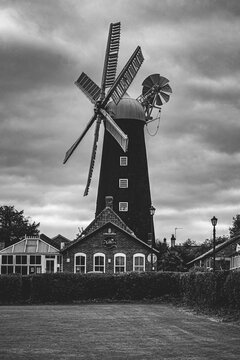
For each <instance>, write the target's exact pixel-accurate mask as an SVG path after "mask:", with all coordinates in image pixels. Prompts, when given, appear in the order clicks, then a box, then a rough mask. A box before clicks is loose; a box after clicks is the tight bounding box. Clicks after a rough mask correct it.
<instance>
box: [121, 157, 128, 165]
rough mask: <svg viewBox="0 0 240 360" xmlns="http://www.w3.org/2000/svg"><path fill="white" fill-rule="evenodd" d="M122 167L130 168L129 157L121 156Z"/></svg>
mask: <svg viewBox="0 0 240 360" xmlns="http://www.w3.org/2000/svg"><path fill="white" fill-rule="evenodd" d="M120 166H128V157H127V156H120Z"/></svg>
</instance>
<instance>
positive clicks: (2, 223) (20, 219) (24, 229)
mask: <svg viewBox="0 0 240 360" xmlns="http://www.w3.org/2000/svg"><path fill="white" fill-rule="evenodd" d="M23 212H24V211H23V210H21V211H17V210H16V209H15V208H14V206H1V207H0V241H3V242H5V246H9V245H11V244H14V243H16V242H18V241H19V240H21V239H22V238H24V236H25V235H27V236H37V235H38V234H39V230H38V227H39V225H40V223H38V224H36V223H35V222H33V223H30V220H29V218H26V217H24V215H23Z"/></svg>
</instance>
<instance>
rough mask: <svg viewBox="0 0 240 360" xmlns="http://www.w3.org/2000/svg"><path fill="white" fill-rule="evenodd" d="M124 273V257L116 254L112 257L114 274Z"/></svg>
mask: <svg viewBox="0 0 240 360" xmlns="http://www.w3.org/2000/svg"><path fill="white" fill-rule="evenodd" d="M125 271H126V255H125V254H122V253H118V254H115V255H114V272H115V273H120V272H125Z"/></svg>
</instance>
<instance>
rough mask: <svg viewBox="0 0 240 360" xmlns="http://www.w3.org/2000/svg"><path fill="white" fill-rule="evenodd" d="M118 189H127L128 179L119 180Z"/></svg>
mask: <svg viewBox="0 0 240 360" xmlns="http://www.w3.org/2000/svg"><path fill="white" fill-rule="evenodd" d="M119 187H120V188H121V189H126V188H128V179H119Z"/></svg>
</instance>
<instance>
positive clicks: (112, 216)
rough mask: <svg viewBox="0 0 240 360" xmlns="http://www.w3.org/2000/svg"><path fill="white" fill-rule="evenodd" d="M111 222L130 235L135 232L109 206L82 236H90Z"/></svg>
mask: <svg viewBox="0 0 240 360" xmlns="http://www.w3.org/2000/svg"><path fill="white" fill-rule="evenodd" d="M109 221H110V222H111V223H113V224H115V225H117V226H118V227H119V228H121V229H123V230H125V231H126V232H128V233H129V234H131V235H133V234H134V233H133V231H132V230H131V229H130V228H129V227H128V226H127V225H126V224H125V223H124V222H123V220H122V219H121V218H120V217H119V216H118V215H117V214H116V213H115V212H114V210H113V209H112V208H111V207H109V206H107V207H105V208H104V209H103V210H102V211H101V212H100V214H98V216H96V217H95V219H94V220H93V221H92V222H91V223H90V224H89V225H88V226H87V227H86V229H85V230H84V231H83V232H82V234H81V236H82V235H85V236H86V235H88V234H90V233H92V232H93V231H95V230H96V229H98V228H100V227H102V225H104V224H106V223H107V222H109Z"/></svg>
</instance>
